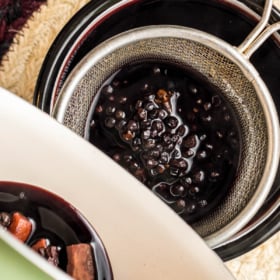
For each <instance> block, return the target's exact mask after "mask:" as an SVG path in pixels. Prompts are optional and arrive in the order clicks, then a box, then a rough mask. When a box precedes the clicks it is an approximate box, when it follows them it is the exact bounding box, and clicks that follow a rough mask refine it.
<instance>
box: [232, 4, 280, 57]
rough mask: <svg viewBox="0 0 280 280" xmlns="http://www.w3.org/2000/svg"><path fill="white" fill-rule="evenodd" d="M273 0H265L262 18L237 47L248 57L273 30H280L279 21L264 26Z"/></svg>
mask: <svg viewBox="0 0 280 280" xmlns="http://www.w3.org/2000/svg"><path fill="white" fill-rule="evenodd" d="M272 6H273V0H266V1H265V5H264V9H263V14H262V18H261V20H260V21H259V23H258V24H257V25H256V27H255V28H254V29H253V30H252V32H251V33H250V34H249V35H248V36H247V37H246V39H245V40H244V41H243V43H242V44H241V45H240V46H239V47H238V48H237V49H238V51H239V52H240V53H242V54H243V55H245V56H246V57H247V58H248V59H249V58H250V57H251V56H252V54H253V53H254V52H255V51H256V50H257V49H258V48H259V47H260V46H261V44H262V43H264V42H265V40H266V39H267V38H268V37H269V36H270V35H272V34H273V33H274V32H275V31H278V30H280V22H277V23H274V24H272V25H270V26H269V27H266V26H267V24H268V21H269V18H270V15H271V11H272Z"/></svg>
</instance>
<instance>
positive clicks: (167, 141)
mask: <svg viewBox="0 0 280 280" xmlns="http://www.w3.org/2000/svg"><path fill="white" fill-rule="evenodd" d="M86 130H87V134H88V135H86V137H87V138H88V139H89V141H90V142H91V143H93V144H94V145H95V146H97V147H98V148H99V149H101V150H102V151H103V152H105V153H106V154H107V155H109V156H110V157H112V158H113V159H114V160H115V161H116V162H118V163H119V164H120V165H121V166H123V167H124V168H125V169H126V170H128V171H129V172H130V173H131V174H133V175H134V176H135V177H136V178H137V179H139V180H140V181H141V182H142V183H143V184H145V185H146V186H147V187H148V188H150V189H151V190H152V191H153V192H154V193H155V194H156V195H157V196H158V197H160V198H161V199H162V200H163V201H165V202H166V203H167V204H168V205H169V206H170V207H171V208H173V209H174V210H175V211H176V212H177V213H178V214H179V215H180V216H181V217H182V218H183V219H184V220H185V221H186V222H188V223H193V222H195V221H197V220H198V219H200V218H201V217H202V216H204V215H206V214H207V213H209V212H210V211H211V210H212V209H213V208H215V207H216V206H217V205H218V204H219V203H220V202H221V200H222V199H223V198H224V197H225V195H226V194H227V192H228V190H229V189H230V187H231V186H232V183H233V181H234V179H235V176H236V172H237V168H238V163H239V156H240V135H239V129H238V124H237V120H236V118H235V115H234V112H233V110H232V108H231V107H230V106H229V104H228V103H227V102H226V101H225V99H224V98H223V96H222V94H221V93H220V92H219V91H218V90H217V89H216V88H214V87H213V86H211V85H210V84H209V83H208V82H206V81H204V80H202V79H200V78H198V77H195V76H194V75H193V74H192V73H190V72H189V71H186V70H183V69H180V68H179V67H175V66H171V65H167V64H154V63H138V64H133V65H128V66H126V67H124V68H123V69H121V70H119V71H117V72H116V73H115V74H114V75H112V76H111V77H110V78H109V79H108V80H107V81H106V82H105V84H104V85H103V87H102V89H101V90H100V92H99V93H98V94H97V96H96V98H95V100H94V102H93V105H92V109H91V113H90V116H89V119H88V124H87V129H86Z"/></svg>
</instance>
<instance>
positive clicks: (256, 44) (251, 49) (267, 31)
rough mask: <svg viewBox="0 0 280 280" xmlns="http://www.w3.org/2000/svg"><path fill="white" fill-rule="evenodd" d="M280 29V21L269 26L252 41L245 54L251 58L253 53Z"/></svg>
mask: <svg viewBox="0 0 280 280" xmlns="http://www.w3.org/2000/svg"><path fill="white" fill-rule="evenodd" d="M278 30H280V22H277V23H274V24H272V25H270V26H269V27H267V28H266V29H265V30H264V31H263V32H262V33H261V34H260V35H259V36H258V37H257V38H256V39H255V41H253V42H252V43H251V45H250V46H249V47H248V48H247V49H246V50H245V51H244V52H243V54H244V55H245V56H246V57H247V58H250V57H251V55H252V54H253V53H254V52H255V51H256V50H257V49H258V48H259V47H260V46H261V45H262V43H264V42H265V41H266V39H267V38H268V37H269V36H270V35H272V34H273V33H274V32H276V31H278Z"/></svg>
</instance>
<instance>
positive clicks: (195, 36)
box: [51, 25, 280, 248]
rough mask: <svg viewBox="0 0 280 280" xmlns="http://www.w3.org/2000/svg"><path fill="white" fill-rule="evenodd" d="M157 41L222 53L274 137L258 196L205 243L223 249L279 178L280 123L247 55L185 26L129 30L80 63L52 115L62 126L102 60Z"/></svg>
mask: <svg viewBox="0 0 280 280" xmlns="http://www.w3.org/2000/svg"><path fill="white" fill-rule="evenodd" d="M136 31H137V32H136ZM157 37H159V38H163V37H169V38H170V37H174V38H180V39H187V40H192V41H195V42H199V43H203V44H205V45H206V46H207V47H210V48H212V49H215V50H216V51H218V52H220V53H221V54H222V55H224V56H225V57H227V58H228V59H229V60H230V61H232V62H233V63H235V64H236V65H237V66H238V67H239V68H240V69H241V70H242V72H243V74H244V75H245V76H246V78H247V79H248V80H249V81H250V82H251V83H252V84H253V85H254V88H255V89H256V93H257V97H258V98H259V100H260V103H261V104H262V109H263V111H264V116H265V122H266V125H267V131H268V132H267V134H268V135H269V136H270V137H268V149H267V157H266V163H265V168H264V171H263V175H262V176H261V180H260V182H259V184H258V186H257V188H256V191H255V193H254V194H253V196H252V197H251V199H250V201H249V202H248V203H247V205H246V206H245V208H243V209H242V210H241V212H240V213H239V214H238V215H237V217H236V218H234V219H233V220H232V221H231V222H230V223H228V224H227V225H226V226H224V227H223V228H222V229H220V230H218V231H216V232H215V233H212V234H210V235H208V236H207V237H205V241H206V242H207V243H208V245H209V246H210V247H212V248H215V247H217V246H219V244H220V243H223V242H224V241H226V240H227V239H228V238H230V237H231V236H233V235H234V234H235V233H236V232H238V231H239V230H241V229H242V227H244V226H245V225H246V224H247V223H248V222H249V221H250V219H251V218H253V216H254V215H255V214H256V212H257V210H258V209H259V208H260V206H261V205H262V204H263V202H264V200H265V198H266V197H267V195H268V193H269V191H270V189H271V186H272V184H273V181H274V178H275V176H276V172H277V168H278V163H279V154H280V152H279V149H280V148H279V139H280V134H279V120H278V115H277V112H276V108H275V105H274V102H273V100H272V97H271V96H270V93H269V91H268V89H267V87H266V85H265V84H264V82H263V80H262V79H261V77H260V75H259V73H258V72H257V70H256V69H255V67H254V66H253V65H252V64H251V63H250V61H249V60H248V59H247V58H246V57H245V56H244V55H243V54H241V53H240V52H239V51H238V50H237V48H235V47H234V46H232V45H230V44H228V43H227V42H225V41H223V40H222V39H219V38H217V37H215V36H213V35H211V34H208V33H205V32H203V31H200V30H197V29H193V28H188V27H182V26H174V25H160V26H158V25H156V26H145V27H140V28H136V29H133V31H132V30H128V31H126V32H123V33H121V34H118V35H116V36H114V37H112V38H110V39H108V40H107V41H105V42H103V43H101V44H100V45H98V46H97V47H96V48H94V49H93V50H92V51H91V52H89V53H88V54H87V55H86V56H85V57H84V58H83V59H82V60H81V61H80V63H79V64H78V65H77V66H76V67H75V69H74V70H73V71H72V72H71V73H70V75H69V77H68V79H67V80H66V81H65V83H64V85H63V88H62V89H61V94H60V96H59V98H58V100H57V103H56V105H55V107H54V110H53V112H52V113H51V114H52V116H53V117H55V118H56V119H57V120H58V121H59V122H63V120H64V113H65V111H66V108H67V105H68V103H69V101H70V99H71V96H72V89H74V88H75V87H76V85H77V84H78V83H79V82H80V80H81V79H82V78H83V77H84V75H86V73H87V72H88V71H89V69H90V68H91V67H92V65H94V64H96V63H97V62H98V61H99V60H101V59H102V58H104V57H105V56H106V55H108V54H109V53H110V52H112V51H113V50H115V49H117V48H121V47H124V46H126V45H129V44H131V43H133V42H136V41H140V40H143V39H149V38H157ZM238 217H242V219H241V220H240V219H237V218H238Z"/></svg>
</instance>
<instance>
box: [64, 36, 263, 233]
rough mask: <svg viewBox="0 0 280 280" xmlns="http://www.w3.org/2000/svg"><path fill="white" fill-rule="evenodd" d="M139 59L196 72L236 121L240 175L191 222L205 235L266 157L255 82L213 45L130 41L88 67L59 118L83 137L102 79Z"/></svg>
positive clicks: (245, 190)
mask: <svg viewBox="0 0 280 280" xmlns="http://www.w3.org/2000/svg"><path fill="white" fill-rule="evenodd" d="M143 60H144V61H147V60H148V61H160V62H165V63H171V64H176V65H179V66H180V67H183V68H187V69H192V70H193V71H196V72H198V73H200V75H202V76H203V77H205V78H206V79H208V81H209V82H210V83H212V84H213V85H215V86H216V87H218V88H219V89H220V90H221V92H222V93H223V94H224V96H225V98H226V99H227V100H228V101H229V102H230V103H231V105H232V107H233V109H234V111H235V113H236V115H237V118H238V120H239V123H240V129H241V138H242V151H241V154H242V159H241V164H240V166H239V169H238V176H237V177H236V179H235V181H234V185H233V187H232V189H231V191H230V193H229V195H228V196H227V197H226V199H225V200H224V201H223V202H222V203H221V204H220V206H219V207H218V208H217V209H215V210H214V211H213V212H212V213H210V214H209V215H208V216H207V217H205V218H203V219H202V220H200V221H199V222H197V223H196V224H194V228H195V230H196V231H197V232H198V233H199V234H200V235H201V236H202V237H207V236H209V235H211V234H213V233H215V232H216V231H218V230H221V229H222V228H223V227H224V226H226V225H227V224H228V223H229V222H231V221H232V220H233V219H234V218H236V217H237V215H238V214H239V213H240V211H241V210H242V209H243V208H244V207H245V206H246V204H247V203H248V201H249V200H250V198H251V197H252V195H253V194H254V192H255V190H256V189H257V187H258V184H259V182H260V180H261V177H262V176H263V170H264V166H265V163H266V159H267V146H268V130H267V125H266V121H265V116H264V111H263V107H262V104H261V102H260V100H259V98H258V95H257V94H256V89H255V86H254V83H253V82H251V81H250V80H249V79H248V78H247V76H245V75H244V73H243V72H244V71H242V70H241V69H240V67H239V66H237V65H236V64H235V63H233V62H232V61H231V60H230V59H229V58H227V57H225V56H224V55H222V54H221V53H219V52H218V51H216V50H215V49H213V48H212V47H208V46H206V45H205V44H202V43H199V42H197V41H193V40H191V39H186V38H173V37H172V36H170V37H162V38H161V37H156V38H148V39H143V40H140V41H135V40H134V41H133V43H131V44H130V43H127V44H125V45H124V46H122V47H121V48H118V49H115V50H114V51H113V52H110V53H108V54H107V55H106V56H104V57H102V58H101V59H100V60H99V61H98V62H97V63H94V64H93V65H92V66H91V67H90V68H89V70H88V71H87V72H86V73H85V75H84V76H83V77H82V79H81V80H80V81H79V83H78V84H77V85H76V86H75V88H73V89H72V91H73V92H72V94H71V98H70V100H69V102H68V104H67V108H66V109H65V112H64V116H63V121H62V122H63V124H64V125H66V126H67V127H69V128H70V129H72V130H73V131H75V132H76V133H78V134H79V135H81V136H84V133H85V125H86V120H87V118H88V114H89V110H90V107H91V104H92V101H93V99H94V96H95V95H96V93H97V91H98V90H99V88H100V86H101V85H102V84H103V82H104V81H105V80H106V79H107V78H108V77H109V76H110V75H111V74H113V73H114V72H115V71H116V70H118V69H120V68H122V67H123V66H125V65H127V64H129V63H132V62H137V61H143ZM77 71H79V69H78V70H77ZM62 94H63V93H62Z"/></svg>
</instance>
